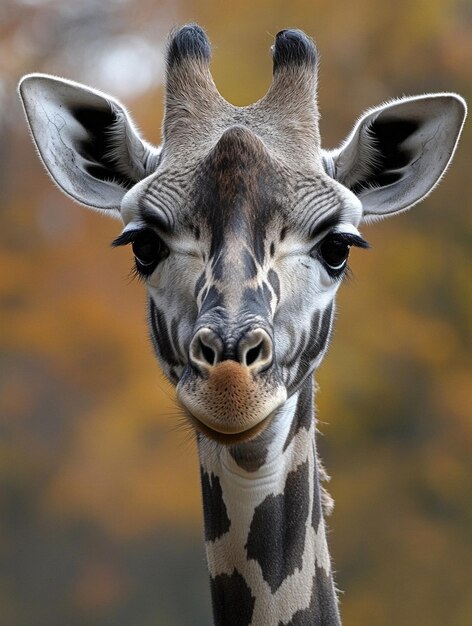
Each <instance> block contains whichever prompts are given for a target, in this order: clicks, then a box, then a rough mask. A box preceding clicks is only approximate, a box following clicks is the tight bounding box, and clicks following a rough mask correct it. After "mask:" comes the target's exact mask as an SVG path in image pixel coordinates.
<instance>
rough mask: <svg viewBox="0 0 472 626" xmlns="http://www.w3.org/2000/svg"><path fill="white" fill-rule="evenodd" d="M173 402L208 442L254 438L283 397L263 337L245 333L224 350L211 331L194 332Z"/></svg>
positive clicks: (258, 332)
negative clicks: (181, 409)
mask: <svg viewBox="0 0 472 626" xmlns="http://www.w3.org/2000/svg"><path fill="white" fill-rule="evenodd" d="M230 345H231V344H230ZM228 355H230V358H228ZM177 397H178V399H179V400H180V402H181V403H182V405H183V406H184V408H185V409H186V411H187V413H188V414H189V418H190V421H191V422H192V423H193V425H194V426H195V427H196V428H197V429H199V430H200V431H201V432H203V433H204V434H205V435H207V436H208V437H210V438H212V439H216V440H217V441H219V442H222V443H235V442H236V441H238V442H239V441H242V440H249V439H252V438H254V437H255V436H256V435H257V434H259V433H260V432H261V431H262V430H263V429H264V428H265V427H266V426H267V425H268V424H269V423H270V421H271V416H272V415H273V414H274V412H275V410H276V409H277V408H278V407H279V406H280V405H281V404H282V403H283V402H285V400H286V398H287V392H286V389H285V386H284V385H283V384H282V383H281V382H280V381H279V380H278V376H277V370H276V368H275V367H274V362H273V344H272V339H271V338H270V336H269V334H268V333H267V332H266V331H265V330H264V329H262V328H255V329H250V330H249V331H247V332H245V333H244V334H243V335H242V337H240V338H239V341H238V342H237V343H236V345H234V346H233V347H231V350H230V348H229V347H228V342H224V341H223V339H222V338H221V337H220V336H219V335H218V334H217V333H216V332H215V331H214V330H212V329H210V328H201V329H200V330H198V331H197V333H196V334H195V336H194V337H193V339H192V342H191V344H190V350H189V366H188V368H187V371H186V372H185V374H184V376H182V379H181V381H180V382H179V384H178V386H177Z"/></svg>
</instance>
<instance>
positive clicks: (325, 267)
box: [19, 24, 466, 626]
mask: <svg viewBox="0 0 472 626" xmlns="http://www.w3.org/2000/svg"><path fill="white" fill-rule="evenodd" d="M210 52H211V50H210V44H209V41H208V39H207V36H206V34H205V32H204V31H203V30H202V29H201V28H200V27H199V26H197V25H195V24H190V25H186V26H183V27H181V28H180V29H178V30H176V31H174V32H173V33H172V34H171V36H170V38H169V43H168V47H167V74H166V92H165V116H164V122H163V144H162V146H161V147H154V146H152V145H150V144H149V143H147V142H146V141H145V140H144V139H142V138H141V136H140V134H139V132H138V130H137V129H136V127H135V125H134V123H133V121H132V119H131V117H130V115H129V114H128V112H127V110H126V109H125V107H124V106H123V105H122V104H121V103H119V102H118V101H117V100H115V99H114V98H112V97H110V96H108V95H105V94H103V93H101V92H99V91H97V90H95V89H91V88H89V87H86V86H84V85H80V84H78V83H74V82H71V81H68V80H64V79H60V78H57V77H54V76H49V75H44V74H30V75H28V76H26V77H24V78H23V79H22V81H21V82H20V85H19V94H20V97H21V100H22V103H23V106H24V109H25V113H26V117H27V120H28V123H29V127H30V130H31V133H32V137H33V140H34V142H35V144H36V147H37V149H38V152H39V156H40V158H41V160H42V161H43V163H44V165H45V166H46V169H47V170H48V172H49V174H50V175H51V177H52V179H53V181H54V182H55V183H56V184H57V185H58V186H59V187H60V188H61V189H62V191H63V192H65V193H66V194H67V195H68V196H70V197H72V198H73V199H75V200H76V201H78V202H79V203H82V204H84V205H85V206H87V207H90V208H95V209H98V210H101V211H103V212H106V213H108V214H111V215H114V216H116V217H118V218H119V219H121V221H122V222H123V224H124V228H123V230H122V232H121V234H120V235H119V236H118V237H117V238H116V239H115V240H114V242H113V244H112V245H113V246H123V245H128V244H129V245H131V247H132V250H133V253H134V259H135V267H136V272H137V273H138V275H139V276H140V277H141V278H142V279H143V281H144V283H145V284H146V287H147V290H148V296H149V297H148V303H149V304H148V319H149V331H150V336H151V340H152V343H153V346H154V349H155V352H156V355H157V357H158V360H159V362H160V364H161V366H162V369H163V371H164V372H165V374H166V376H167V377H168V379H169V380H170V381H171V382H172V384H173V385H174V386H175V388H176V392H177V397H178V400H179V402H180V404H181V406H182V409H183V410H184V412H185V415H186V417H187V419H188V422H189V423H190V425H191V427H192V429H193V430H194V432H195V436H196V441H197V449H198V457H199V463H200V473H201V489H202V501H203V518H204V535H205V545H206V552H207V562H208V569H209V573H210V587H211V597H212V606H213V615H214V622H215V624H216V625H217V626H236V625H237V626H249V625H253V626H261V625H276V626H303V625H305V626H308V625H311V626H313V625H318V626H321V625H322V626H335V625H336V626H338V625H340V623H341V620H340V613H339V608H338V600H337V593H336V589H335V584H334V579H333V570H332V565H331V560H330V555H329V551H328V546H327V539H326V521H325V520H326V516H327V515H328V514H329V512H330V510H331V508H332V501H331V499H330V497H329V495H328V494H327V492H326V491H325V490H324V488H323V486H322V481H323V479H324V478H325V473H324V470H323V467H322V465H321V463H320V460H319V458H318V454H317V450H316V436H315V434H316V428H315V423H316V422H315V410H314V393H315V386H314V379H313V374H314V372H315V371H316V369H317V368H318V366H319V365H320V363H321V361H322V359H323V356H324V355H325V353H326V350H327V347H328V343H329V340H330V336H331V332H332V327H333V319H334V313H335V296H336V293H337V290H338V288H339V286H340V284H341V282H342V279H343V277H344V276H345V273H346V267H347V262H348V256H349V253H350V249H351V247H357V248H360V249H365V248H367V247H368V243H367V242H366V241H365V240H364V238H363V237H362V235H361V233H360V230H359V228H360V226H361V223H363V222H367V221H373V220H378V219H381V218H383V217H388V216H390V215H393V214H396V213H399V212H401V211H404V210H406V209H408V208H410V207H411V206H413V205H414V204H416V203H417V202H419V201H420V200H422V199H423V198H424V197H425V196H427V195H428V193H429V192H430V191H431V190H432V189H433V188H434V187H435V186H436V184H437V183H438V181H439V180H440V178H441V176H442V174H443V173H444V171H445V170H446V168H447V166H448V164H449V163H450V161H451V159H452V156H453V154H454V151H455V148H456V145H457V141H458V139H459V136H460V132H461V129H462V126H463V123H464V119H465V115H466V106H465V103H464V101H463V99H462V98H461V97H460V96H458V95H456V94H453V93H440V94H428V95H424V96H416V97H404V98H401V99H399V100H394V101H391V102H388V103H386V104H383V105H381V106H379V107H376V108H373V109H370V110H368V111H366V112H365V113H364V114H363V115H362V116H361V117H360V118H359V120H358V121H357V122H356V123H355V125H354V127H353V130H352V132H351V133H350V135H349V136H348V137H347V138H346V140H345V141H344V142H343V143H342V144H341V146H340V147H339V148H337V149H335V150H325V149H323V148H322V147H321V140H320V134H319V126H318V120H319V112H318V107H317V99H316V94H317V68H318V53H317V49H316V47H315V45H314V43H313V41H312V40H311V39H310V38H309V37H307V36H306V35H305V34H304V33H303V32H301V31H299V30H294V29H293V30H284V31H281V32H280V33H278V35H277V36H276V38H275V43H274V46H273V48H272V56H273V82H272V85H271V86H270V88H269V90H268V92H267V94H266V95H265V96H264V97H263V98H262V99H261V100H259V101H258V102H256V103H255V104H252V105H249V106H246V107H236V106H233V105H231V104H230V103H228V102H227V101H226V100H224V99H223V97H222V96H221V95H220V94H219V92H218V91H217V89H216V87H215V84H214V82H213V79H212V77H211V74H210V70H209V64H210V56H211V54H210Z"/></svg>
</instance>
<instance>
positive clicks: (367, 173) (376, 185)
mask: <svg viewBox="0 0 472 626" xmlns="http://www.w3.org/2000/svg"><path fill="white" fill-rule="evenodd" d="M466 113H467V107H466V104H465V102H464V100H463V99H462V98H461V97H460V96H458V95H457V94H453V93H439V94H428V95H425V96H413V97H409V98H406V97H405V98H401V99H399V100H394V101H393V102H388V103H387V104H384V105H382V106H380V107H377V108H375V109H371V110H369V111H367V113H365V114H364V115H363V116H362V117H361V118H360V119H359V120H358V122H357V124H356V125H355V126H354V129H353V130H352V132H351V134H350V135H349V137H348V138H347V139H346V140H345V141H344V143H343V144H342V145H341V147H340V148H338V149H337V150H332V151H330V152H325V153H324V158H325V163H326V164H327V171H328V172H329V173H330V175H331V176H333V178H336V180H338V181H339V182H340V183H342V184H343V185H345V186H346V187H347V188H348V189H350V190H351V191H353V192H354V193H355V194H356V195H357V196H358V198H359V199H360V201H361V202H362V208H363V212H364V219H366V220H374V219H376V218H381V217H387V216H388V215H393V214H395V213H399V212H400V211H405V210H406V209H409V208H410V207H412V206H413V205H414V204H416V203H417V202H420V200H422V199H423V198H425V197H426V196H427V195H428V194H429V193H430V192H431V191H432V190H433V189H434V187H435V186H436V185H437V183H438V182H439V181H440V179H441V177H442V175H443V174H444V172H445V171H446V169H447V167H448V165H449V163H450V162H451V159H452V157H453V155H454V151H455V149H456V146H457V142H458V140H459V136H460V134H461V130H462V127H463V125H464V120H465V117H466Z"/></svg>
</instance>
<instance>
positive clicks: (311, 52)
mask: <svg viewBox="0 0 472 626" xmlns="http://www.w3.org/2000/svg"><path fill="white" fill-rule="evenodd" d="M272 58H273V61H274V73H275V72H277V70H279V69H281V68H284V67H287V66H300V65H305V66H309V67H312V68H316V65H317V63H318V50H317V48H316V45H315V42H314V41H313V39H311V38H310V37H308V35H305V33H304V32H303V31H301V30H298V29H295V28H291V29H287V30H281V31H280V32H278V33H277V35H276V36H275V43H274V45H273V47H272Z"/></svg>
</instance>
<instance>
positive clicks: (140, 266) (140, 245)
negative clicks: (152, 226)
mask: <svg viewBox="0 0 472 626" xmlns="http://www.w3.org/2000/svg"><path fill="white" fill-rule="evenodd" d="M132 248H133V254H134V257H135V261H136V269H137V270H138V272H140V273H141V274H144V275H145V276H148V275H149V274H152V272H153V271H154V270H155V269H156V267H157V265H158V263H159V262H160V261H162V259H165V258H166V257H167V256H168V254H169V250H168V248H167V246H166V245H165V243H164V242H163V241H162V239H161V238H160V237H159V236H158V235H157V234H156V233H155V232H154V231H152V230H143V231H141V232H139V233H138V234H137V235H136V237H135V238H134V239H133V242H132Z"/></svg>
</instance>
